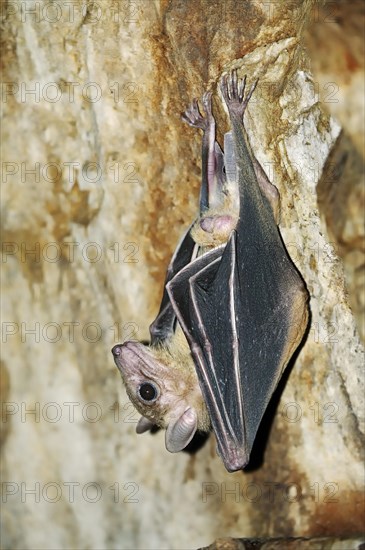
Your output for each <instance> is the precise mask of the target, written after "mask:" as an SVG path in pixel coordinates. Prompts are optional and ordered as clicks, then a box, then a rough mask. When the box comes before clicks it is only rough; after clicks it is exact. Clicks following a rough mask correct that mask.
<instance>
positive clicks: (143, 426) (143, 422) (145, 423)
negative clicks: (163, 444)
mask: <svg viewBox="0 0 365 550" xmlns="http://www.w3.org/2000/svg"><path fill="white" fill-rule="evenodd" d="M153 426H154V423H153V422H151V420H148V418H146V417H145V416H141V418H140V419H139V420H138V424H137V426H136V432H137V434H144V432H148V430H150V429H151V428H153Z"/></svg>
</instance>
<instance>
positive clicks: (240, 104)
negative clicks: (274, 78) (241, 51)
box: [220, 69, 258, 120]
mask: <svg viewBox="0 0 365 550" xmlns="http://www.w3.org/2000/svg"><path fill="white" fill-rule="evenodd" d="M257 82H258V81H257V80H255V82H254V83H253V84H252V86H251V88H250V90H249V92H248V93H247V94H246V96H245V88H246V75H245V76H244V78H238V76H237V69H233V70H232V71H231V73H230V74H229V75H228V74H225V75H223V76H222V79H221V81H220V90H221V93H222V96H223V98H224V101H225V102H226V105H227V108H228V111H229V113H230V115H236V116H238V117H240V118H241V120H242V117H243V114H244V112H245V109H246V107H247V104H248V102H249V101H250V98H251V96H252V94H253V92H254V90H255V88H256V84H257Z"/></svg>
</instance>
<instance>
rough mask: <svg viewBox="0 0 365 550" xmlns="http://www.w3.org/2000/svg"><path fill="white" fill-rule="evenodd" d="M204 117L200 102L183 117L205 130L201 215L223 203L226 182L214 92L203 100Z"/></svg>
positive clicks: (195, 101) (208, 93)
mask: <svg viewBox="0 0 365 550" xmlns="http://www.w3.org/2000/svg"><path fill="white" fill-rule="evenodd" d="M202 105H203V111H204V116H203V115H202V114H201V113H200V111H199V105H198V100H197V99H194V100H193V102H192V104H191V106H190V107H189V108H188V109H187V110H186V111H185V113H184V114H183V115H182V118H183V119H184V120H185V122H187V123H188V124H189V125H190V126H193V127H194V128H200V129H201V130H203V141H202V186H201V191H200V214H201V215H203V214H204V212H206V211H207V210H208V209H209V208H212V207H215V206H217V205H219V204H220V203H221V201H222V188H223V184H224V181H225V177H224V171H223V167H224V162H223V153H222V150H221V148H220V147H219V145H218V143H217V142H216V140H215V119H214V116H213V113H212V92H206V93H205V94H204V95H203V98H202Z"/></svg>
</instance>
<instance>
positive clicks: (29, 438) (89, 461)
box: [1, 0, 364, 549]
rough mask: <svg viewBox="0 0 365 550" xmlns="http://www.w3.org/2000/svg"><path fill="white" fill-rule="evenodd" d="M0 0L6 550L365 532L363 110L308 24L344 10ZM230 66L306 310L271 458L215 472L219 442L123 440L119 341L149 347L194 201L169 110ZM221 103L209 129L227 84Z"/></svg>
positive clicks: (188, 155) (190, 168) (184, 130)
mask: <svg viewBox="0 0 365 550" xmlns="http://www.w3.org/2000/svg"><path fill="white" fill-rule="evenodd" d="M331 4H333V3H331ZM354 6H356V7H358V4H357V3H354ZM2 11H3V48H2V50H3V65H2V107H3V130H2V197H3V203H2V251H3V256H2V268H3V271H2V290H3V295H4V297H3V303H2V319H3V321H2V344H3V346H2V347H3V356H2V357H3V358H2V362H1V374H2V376H1V387H2V402H3V405H2V407H3V408H2V412H3V416H2V428H3V430H2V461H1V474H2V489H3V511H2V522H3V525H2V539H3V540H2V545H3V548H19V549H20V548H29V549H31V548H61V547H62V548H98V549H100V548H146V549H147V548H151V549H152V548H197V547H200V546H203V545H207V544H208V543H210V542H211V541H212V540H214V539H216V538H221V537H228V536H230V537H254V536H261V537H264V536H291V535H295V536H326V535H329V536H351V535H353V534H357V533H359V532H360V531H361V529H362V506H363V493H362V478H363V457H362V449H363V440H364V402H363V395H364V393H363V355H362V354H363V347H362V344H361V335H362V336H363V334H364V328H363V325H362V324H361V315H362V308H361V304H363V303H364V290H363V283H362V281H363V279H362V278H361V277H363V266H364V257H363V234H362V231H363V229H362V224H361V219H362V216H363V211H362V205H361V201H362V198H363V191H362V190H361V189H362V188H361V185H360V183H361V179H360V174H361V168H362V166H363V158H362V156H361V153H360V152H359V146H358V143H359V137H358V136H359V134H360V131H359V130H358V128H357V127H356V128H355V129H354V126H353V125H352V124H351V122H350V121H351V120H352V119H351V117H346V116H344V117H342V115H341V114H340V115H339V114H338V113H341V112H342V111H341V105H342V107H343V110H345V109H346V110H347V112H350V113H351V116H352V111H351V105H352V104H353V105H354V106H357V105H358V104H360V105H361V101H360V99H359V94H361V88H360V89H359V87H356V86H355V85H350V84H351V83H352V80H351V78H353V79H354V80H355V81H358V79H359V76H358V73H359V72H361V71H362V67H361V66H360V65H359V63H350V62H348V66H349V67H350V69H349V71H348V74H347V73H346V79H345V81H344V82H343V81H342V80H341V77H340V76H338V74H337V73H336V71H334V72H332V73H331V74H330V75H329V76H328V80H326V77H325V76H323V75H324V74H326V73H325V72H324V70H323V67H322V66H321V64H320V63H319V62H317V63H315V62H313V61H312V59H314V58H315V57H316V52H319V51H320V49H319V48H318V47H316V46H315V45H316V44H317V42H318V40H319V39H318V28H319V26H320V25H322V28H324V29H327V28H328V29H329V32H330V33H332V34H334V35H335V37H336V36H337V35H339V34H341V25H343V20H344V18H345V16H347V17H349V12H350V10H344V13H342V20H341V18H340V17H339V15H338V14H337V15H336V14H333V12H332V10H330V9H329V7H328V6H327V8H326V6H322V5H321V4H318V3H317V2H314V1H312V0H296V1H283V2H280V3H274V2H272V3H265V2H261V1H249V0H247V1H245V2H240V3H237V2H235V1H233V0H232V1H226V2H209V1H208V0H194V1H190V0H161V1H157V0H156V1H154V0H135V1H134V0H133V1H130V2H127V1H123V2H119V1H118V2H117V1H114V0H113V1H107V2H101V1H99V2H92V1H81V0H80V1H78V0H77V1H74V2H70V3H68V2H64V1H61V0H58V1H54V2H47V1H45V0H44V1H43V0H42V1H38V2H33V1H30V0H28V1H27V2H23V1H20V0H18V1H12V2H6V3H4V2H3V3H2ZM354 17H356V18H358V17H359V13H358V12H356V13H355V15H354ZM313 44H314V46H313ZM349 50H351V46H349V45H348V44H347V43H346V44H345V46H344V48H343V50H340V51H341V52H342V51H343V52H344V53H343V55H344V56H345V58H346V59H350V56H349V55H348V51H349ZM331 51H332V50H331ZM323 55H325V54H323ZM232 67H237V68H238V69H239V72H240V74H246V73H247V75H248V79H249V81H252V80H253V79H255V78H259V84H258V87H257V89H256V91H255V95H254V97H253V98H252V100H251V102H250V105H249V108H248V113H247V117H246V125H247V129H248V132H249V136H250V141H251V145H252V148H253V150H254V152H255V154H256V156H257V158H258V159H259V160H260V162H261V163H262V165H263V166H264V168H265V170H266V171H267V173H268V174H269V176H270V178H271V180H272V181H273V183H274V184H275V185H276V186H277V187H278V189H279V191H280V195H281V203H282V213H281V222H280V230H281V234H282V236H283V239H284V242H285V243H286V246H287V249H288V251H289V253H290V255H291V257H292V259H293V261H294V262H295V264H296V266H297V267H298V269H299V270H300V272H301V273H302V275H303V277H304V280H305V281H306V284H307V287H308V290H309V292H310V295H311V300H310V309H311V322H310V327H309V330H308V334H307V336H306V339H305V342H304V343H303V346H302V348H301V350H300V353H299V354H298V356H297V357H296V361H295V363H294V364H293V365H292V367H291V370H290V373H288V376H287V377H286V381H285V384H284V385H283V387H282V388H281V389H280V392H281V393H280V394H279V395H278V397H277V403H276V408H274V407H273V410H272V417H271V418H270V420H271V419H272V427H271V430H267V432H266V433H264V434H263V437H264V439H265V442H266V440H267V442H266V445H265V447H264V449H263V450H262V452H263V453H264V454H263V455H262V457H261V458H262V465H261V466H260V467H259V468H256V469H252V470H251V471H247V472H238V473H235V474H228V473H227V472H226V471H225V470H224V467H223V465H222V463H221V461H220V459H219V457H218V456H217V455H216V452H215V442H214V438H213V436H212V437H211V438H210V439H209V441H208V442H207V444H206V445H205V447H204V448H203V449H202V450H200V451H199V452H198V453H197V454H196V455H193V456H190V455H188V454H186V453H179V454H177V455H172V454H169V453H168V452H167V451H166V450H165V446H164V434H163V433H162V432H160V433H158V434H155V435H154V436H152V435H149V434H146V435H144V436H136V434H135V433H134V430H135V425H136V422H137V420H138V414H137V413H135V412H134V410H133V407H132V406H131V404H130V403H129V402H128V399H127V396H126V394H125V391H124V388H123V387H122V384H121V381H120V377H119V374H118V371H117V369H116V367H115V366H114V363H113V360H112V355H111V353H110V349H111V347H112V346H113V345H114V344H116V343H118V342H120V341H122V340H125V339H128V338H138V339H148V326H149V323H150V322H151V321H152V320H153V318H154V316H155V315H156V313H157V310H158V306H159V300H160V298H161V294H162V284H163V280H164V276H165V269H166V267H167V264H168V261H169V259H170V257H171V254H172V252H173V250H174V248H175V246H176V243H177V241H178V239H179V238H180V236H181V235H182V233H183V231H184V229H185V228H186V227H187V226H188V225H189V224H190V223H191V221H192V219H193V218H194V217H195V216H196V213H197V205H198V195H199V186H200V136H199V135H198V133H197V132H194V130H193V129H191V128H189V127H187V126H186V125H184V123H183V122H182V121H181V119H180V113H181V112H182V111H183V110H184V109H185V108H186V106H187V105H188V104H189V102H190V101H191V99H192V98H193V97H199V96H201V95H202V93H203V92H204V91H205V90H206V89H207V88H212V89H213V90H214V91H216V83H217V81H218V79H219V77H220V75H221V74H222V73H223V72H225V71H227V70H229V69H230V68H232ZM312 70H314V71H315V72H314V74H313V72H312ZM316 74H318V75H320V76H316ZM333 82H334V83H335V86H334V87H331V86H329V83H330V84H331V83H332V84H333ZM349 83H350V84H349ZM329 94H330V95H329ZM331 94H332V95H331ZM333 98H334V99H336V100H338V101H337V102H336V103H335V110H336V112H334V113H332V111H331V108H332V107H333V105H332V101H330V100H332V99H333ZM351 102H353V103H351ZM214 109H215V113H216V115H217V121H218V128H219V132H218V138H219V139H221V138H222V135H223V133H224V131H225V129H226V127H227V121H226V118H225V114H224V112H223V110H222V108H221V107H220V102H219V100H218V98H217V96H215V99H214ZM342 119H343V120H342ZM353 129H354V131H353V132H352V130H353ZM353 134H355V137H354V135H353ZM351 159H356V162H355V161H353V162H352V161H351ZM333 166H335V167H336V170H333V169H332V168H333ZM354 174H355V175H354ZM344 182H345V183H344ZM346 231H347V233H346ZM344 234H345V236H346V235H349V234H350V237H349V238H347V240H346V239H343V235H344ZM344 242H345V244H344Z"/></svg>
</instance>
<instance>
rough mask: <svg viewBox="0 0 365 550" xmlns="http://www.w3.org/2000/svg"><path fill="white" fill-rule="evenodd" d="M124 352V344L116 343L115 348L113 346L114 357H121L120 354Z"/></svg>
mask: <svg viewBox="0 0 365 550" xmlns="http://www.w3.org/2000/svg"><path fill="white" fill-rule="evenodd" d="M121 353H122V344H116V345H115V346H114V347H113V348H112V354H113V355H114V357H119V355H120V354H121Z"/></svg>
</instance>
